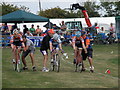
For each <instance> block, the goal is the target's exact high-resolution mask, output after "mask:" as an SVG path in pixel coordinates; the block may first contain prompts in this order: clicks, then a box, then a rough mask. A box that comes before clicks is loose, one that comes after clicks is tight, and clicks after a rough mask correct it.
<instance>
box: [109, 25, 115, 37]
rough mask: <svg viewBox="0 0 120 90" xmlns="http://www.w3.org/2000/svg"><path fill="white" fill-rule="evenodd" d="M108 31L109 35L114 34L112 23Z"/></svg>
mask: <svg viewBox="0 0 120 90" xmlns="http://www.w3.org/2000/svg"><path fill="white" fill-rule="evenodd" d="M109 31H110V35H111V34H113V33H114V32H115V28H114V27H113V23H111V24H110V27H109Z"/></svg>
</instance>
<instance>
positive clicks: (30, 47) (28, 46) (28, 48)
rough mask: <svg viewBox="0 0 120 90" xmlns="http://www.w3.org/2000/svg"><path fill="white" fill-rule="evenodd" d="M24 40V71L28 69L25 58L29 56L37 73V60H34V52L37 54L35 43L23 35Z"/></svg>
mask: <svg viewBox="0 0 120 90" xmlns="http://www.w3.org/2000/svg"><path fill="white" fill-rule="evenodd" d="M22 38H23V42H24V44H25V49H24V51H23V53H22V62H23V64H24V67H23V70H27V69H28V68H27V64H26V61H25V58H26V56H27V55H28V54H29V55H30V58H31V62H32V69H33V71H36V67H35V60H34V52H35V46H34V43H33V42H32V41H31V40H30V39H27V38H26V36H25V35H23V36H22Z"/></svg>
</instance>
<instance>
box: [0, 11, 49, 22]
mask: <svg viewBox="0 0 120 90" xmlns="http://www.w3.org/2000/svg"><path fill="white" fill-rule="evenodd" d="M0 21H1V22H3V23H22V22H25V23H28V22H48V21H49V19H48V18H45V17H42V16H38V15H35V14H32V13H29V12H25V11H22V10H17V11H15V12H12V13H9V14H6V15H4V16H2V17H0Z"/></svg>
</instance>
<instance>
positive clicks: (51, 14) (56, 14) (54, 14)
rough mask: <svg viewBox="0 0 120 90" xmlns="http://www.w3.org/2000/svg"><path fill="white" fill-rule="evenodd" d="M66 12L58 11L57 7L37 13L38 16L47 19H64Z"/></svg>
mask: <svg viewBox="0 0 120 90" xmlns="http://www.w3.org/2000/svg"><path fill="white" fill-rule="evenodd" d="M66 14H67V12H66V11H65V10H62V9H60V8H59V7H55V8H51V9H47V10H45V11H43V10H42V11H41V12H39V15H40V16H44V17H47V18H64V17H65V15H66Z"/></svg>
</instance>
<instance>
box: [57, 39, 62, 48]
mask: <svg viewBox="0 0 120 90" xmlns="http://www.w3.org/2000/svg"><path fill="white" fill-rule="evenodd" d="M58 43H59V47H60V50H62V41H61V40H60V39H58Z"/></svg>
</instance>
